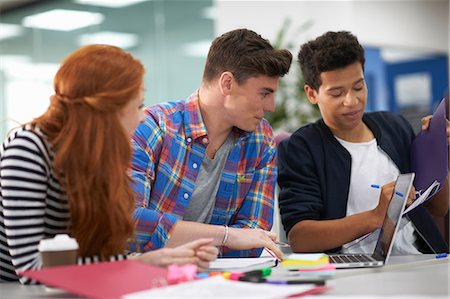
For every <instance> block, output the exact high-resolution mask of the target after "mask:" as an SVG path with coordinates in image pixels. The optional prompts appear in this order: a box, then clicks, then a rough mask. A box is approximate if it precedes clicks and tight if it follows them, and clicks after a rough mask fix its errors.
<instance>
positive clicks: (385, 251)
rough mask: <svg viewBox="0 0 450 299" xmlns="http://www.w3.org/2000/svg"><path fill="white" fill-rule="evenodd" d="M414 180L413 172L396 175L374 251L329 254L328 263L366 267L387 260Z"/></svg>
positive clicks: (383, 262)
mask: <svg viewBox="0 0 450 299" xmlns="http://www.w3.org/2000/svg"><path fill="white" fill-rule="evenodd" d="M413 181H414V173H406V174H401V175H399V176H398V178H397V181H396V182H395V187H394V193H393V195H392V198H391V201H390V203H389V207H388V209H387V212H386V216H385V218H384V222H383V226H382V227H381V231H380V234H379V236H378V240H377V244H376V247H375V251H374V253H373V254H372V255H370V254H332V255H329V257H330V263H333V264H334V265H335V266H336V268H337V269H339V268H368V267H381V266H383V265H385V264H386V263H387V261H388V258H389V255H390V254H391V250H392V245H393V244H394V239H395V235H396V233H397V230H398V225H399V223H400V220H401V218H402V215H403V210H404V209H405V205H406V199H407V198H408V195H409V191H410V189H411V186H412V183H413Z"/></svg>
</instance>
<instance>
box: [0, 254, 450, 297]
mask: <svg viewBox="0 0 450 299" xmlns="http://www.w3.org/2000/svg"><path fill="white" fill-rule="evenodd" d="M449 269H450V258H444V259H434V255H415V256H394V257H391V259H390V261H389V263H388V265H386V266H384V267H381V268H376V269H350V270H338V273H337V275H336V277H335V278H333V279H331V280H329V281H328V282H327V284H328V285H330V286H331V287H332V289H331V290H329V291H328V292H326V293H324V294H320V295H314V296H308V297H305V298H316V299H317V298H349V297H350V298H352V297H353V298H362V297H364V298H390V297H392V298H394V297H395V298H399V297H403V298H411V297H416V298H420V297H422V298H433V297H434V298H448V297H449ZM0 294H1V297H2V298H8V299H9V298H42V299H44V298H47V299H48V298H77V297H76V296H74V295H71V294H68V293H61V292H56V293H52V292H48V291H46V290H45V287H44V286H36V285H34V286H24V285H20V284H18V283H2V284H0Z"/></svg>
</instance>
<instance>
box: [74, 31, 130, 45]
mask: <svg viewBox="0 0 450 299" xmlns="http://www.w3.org/2000/svg"><path fill="white" fill-rule="evenodd" d="M78 43H79V44H80V45H88V44H106V45H113V46H116V47H120V48H124V49H127V48H133V47H136V46H137V45H138V44H139V36H137V35H136V34H132V33H122V32H113V31H101V32H97V33H92V34H82V35H81V36H80V37H79V38H78Z"/></svg>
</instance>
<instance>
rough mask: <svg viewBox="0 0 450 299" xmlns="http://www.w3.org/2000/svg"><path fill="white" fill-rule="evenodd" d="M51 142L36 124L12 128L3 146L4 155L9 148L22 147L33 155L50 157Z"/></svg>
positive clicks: (22, 149)
mask: <svg viewBox="0 0 450 299" xmlns="http://www.w3.org/2000/svg"><path fill="white" fill-rule="evenodd" d="M50 148H51V146H50V144H49V142H48V141H47V139H46V137H45V134H44V133H43V132H42V131H41V130H40V129H39V128H38V127H36V126H33V125H30V124H26V125H23V126H20V127H17V128H14V129H12V130H11V131H10V132H9V133H8V136H7V137H6V139H5V140H4V141H3V146H2V148H1V152H2V155H3V153H4V152H5V151H6V150H8V149H11V150H12V149H20V150H21V151H25V152H28V153H29V154H31V155H33V154H34V155H37V156H42V157H43V158H44V159H46V160H47V159H48V157H49V155H51V153H50Z"/></svg>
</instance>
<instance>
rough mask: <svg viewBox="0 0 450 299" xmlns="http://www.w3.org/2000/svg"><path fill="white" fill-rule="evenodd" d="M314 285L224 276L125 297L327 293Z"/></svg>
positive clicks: (267, 298)
mask: <svg viewBox="0 0 450 299" xmlns="http://www.w3.org/2000/svg"><path fill="white" fill-rule="evenodd" d="M326 289H327V288H326V287H323V286H316V285H314V284H300V285H299V284H297V285H278V284H269V283H251V282H241V281H231V280H228V279H225V278H224V277H223V276H221V275H217V276H213V277H210V278H205V279H201V280H197V281H193V282H186V283H180V284H177V285H174V286H168V287H162V288H158V289H151V290H148V291H141V292H136V293H131V294H127V295H125V296H124V297H123V298H124V299H144V298H196V299H197V298H257V299H271V298H286V297H288V296H292V295H295V296H303V295H309V294H315V293H319V292H322V291H325V290H326Z"/></svg>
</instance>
